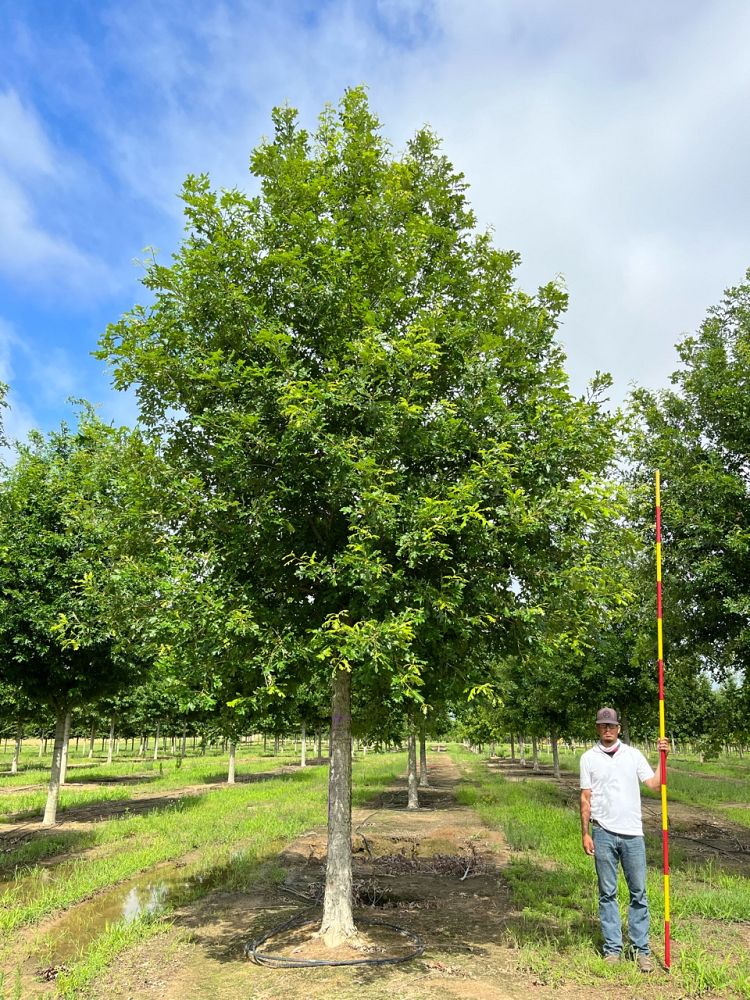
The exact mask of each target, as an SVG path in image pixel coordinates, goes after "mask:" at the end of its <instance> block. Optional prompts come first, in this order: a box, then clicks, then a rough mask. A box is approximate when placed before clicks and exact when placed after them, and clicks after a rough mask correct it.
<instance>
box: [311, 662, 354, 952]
mask: <svg viewBox="0 0 750 1000" xmlns="http://www.w3.org/2000/svg"><path fill="white" fill-rule="evenodd" d="M351 701H352V675H351V673H350V672H349V671H348V670H336V671H335V672H334V675H333V696H332V699H331V743H332V753H331V762H330V768H329V771H328V859H327V862H326V882H325V895H324V897H323V921H322V923H321V925H320V932H319V933H320V936H321V937H322V939H323V941H324V942H325V944H326V946H327V947H329V948H336V947H338V946H339V945H341V944H343V943H344V942H345V941H348V940H351V939H353V938H356V935H357V928H356V927H355V926H354V915H353V913H352V717H351Z"/></svg>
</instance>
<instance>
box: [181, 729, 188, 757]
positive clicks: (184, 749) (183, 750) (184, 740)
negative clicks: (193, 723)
mask: <svg viewBox="0 0 750 1000" xmlns="http://www.w3.org/2000/svg"><path fill="white" fill-rule="evenodd" d="M186 754H187V726H183V727H182V745H181V746H180V757H184V756H186Z"/></svg>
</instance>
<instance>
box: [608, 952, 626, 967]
mask: <svg viewBox="0 0 750 1000" xmlns="http://www.w3.org/2000/svg"><path fill="white" fill-rule="evenodd" d="M621 957H622V956H621V953H620V952H619V951H611V952H610V953H609V955H605V956H604V961H605V962H606V963H607V965H617V963H618V962H619V961H620V958H621Z"/></svg>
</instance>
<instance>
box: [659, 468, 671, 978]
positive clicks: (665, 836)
mask: <svg viewBox="0 0 750 1000" xmlns="http://www.w3.org/2000/svg"><path fill="white" fill-rule="evenodd" d="M656 636H657V652H658V657H659V738H660V739H662V740H663V739H665V737H666V735H667V732H666V724H665V717H664V639H663V634H662V602H661V480H660V477H659V470H658V469H657V470H656ZM659 755H660V758H661V838H662V850H663V853H664V965H665V966H666V967H667V969H669V967H670V965H671V962H672V960H671V955H670V941H669V820H668V817H667V755H666V752H665V751H664V750H660V751H659Z"/></svg>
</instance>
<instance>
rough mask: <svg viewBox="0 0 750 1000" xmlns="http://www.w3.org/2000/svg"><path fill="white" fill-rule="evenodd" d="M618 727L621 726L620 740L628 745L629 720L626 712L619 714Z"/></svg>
mask: <svg viewBox="0 0 750 1000" xmlns="http://www.w3.org/2000/svg"><path fill="white" fill-rule="evenodd" d="M620 725H621V726H622V732H621V733H620V739H621V740H622V742H623V743H630V719H629V718H628V713H627V712H620Z"/></svg>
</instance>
